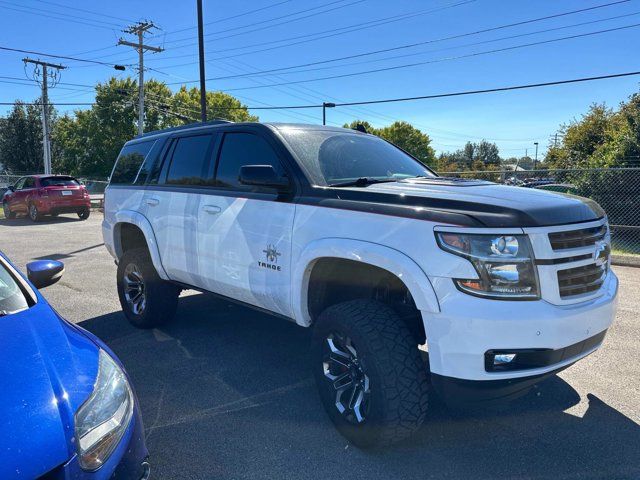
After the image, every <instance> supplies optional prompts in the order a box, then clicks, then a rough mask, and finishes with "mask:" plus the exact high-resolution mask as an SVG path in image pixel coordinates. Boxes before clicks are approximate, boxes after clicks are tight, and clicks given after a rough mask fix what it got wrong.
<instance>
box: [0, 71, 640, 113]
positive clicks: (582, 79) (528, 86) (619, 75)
mask: <svg viewBox="0 0 640 480" xmlns="http://www.w3.org/2000/svg"><path fill="white" fill-rule="evenodd" d="M638 75H640V70H639V71H632V72H622V73H612V74H608V75H598V76H593V77H580V78H572V79H567V80H555V81H552V82H541V83H529V84H524V85H510V86H506V87H496V88H487V89H481V90H464V91H459V92H448V93H438V94H433V95H422V96H416V97H400V98H390V99H383V100H363V101H357V102H336V104H335V105H336V107H349V106H355V105H373V104H381V103H393V102H409V101H415V100H430V99H435V98H446V97H458V96H466V95H479V94H484V93H496V92H506V91H513V90H524V89H531V88H540V87H550V86H555V85H567V84H573V83H582V82H592V81H597V80H608V79H613V78H623V77H631V76H638ZM14 103H15V102H0V105H13V104H14ZM20 103H22V104H23V105H41V104H40V103H37V102H20ZM49 105H95V103H49ZM216 108H220V109H226V110H239V109H245V108H246V109H249V110H289V109H303V108H322V104H313V105H288V106H271V107H251V106H242V107H216Z"/></svg>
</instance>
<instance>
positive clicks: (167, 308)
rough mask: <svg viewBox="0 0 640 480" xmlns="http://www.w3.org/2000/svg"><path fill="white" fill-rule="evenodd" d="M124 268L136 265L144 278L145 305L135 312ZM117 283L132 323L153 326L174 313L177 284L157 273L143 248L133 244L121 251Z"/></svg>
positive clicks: (119, 293) (120, 296)
mask: <svg viewBox="0 0 640 480" xmlns="http://www.w3.org/2000/svg"><path fill="white" fill-rule="evenodd" d="M127 268H129V272H131V270H132V269H133V268H135V269H136V270H137V272H138V273H139V275H140V277H141V278H142V280H143V289H144V295H145V305H144V309H143V310H142V311H140V312H135V311H134V308H133V306H132V305H131V303H130V301H129V300H128V299H127V291H126V290H127V289H126V285H127V280H126V279H125V272H127ZM117 284H118V298H119V299H120V305H121V306H122V311H123V312H124V314H125V316H126V317H127V320H129V322H130V323H131V324H132V325H133V326H134V327H137V328H154V327H157V326H160V325H164V324H165V323H167V322H168V321H170V320H171V319H173V317H174V316H175V313H176V308H177V306H178V296H179V295H180V288H178V287H177V286H175V285H173V284H171V283H169V282H167V281H165V280H163V279H162V278H160V277H159V276H158V273H157V272H156V269H155V267H154V266H153V263H152V261H151V256H150V255H149V252H148V250H147V249H146V248H133V249H131V250H127V251H126V252H124V254H123V255H122V258H120V261H119V262H118V273H117ZM129 296H131V295H130V294H129Z"/></svg>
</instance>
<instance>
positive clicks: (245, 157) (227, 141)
mask: <svg viewBox="0 0 640 480" xmlns="http://www.w3.org/2000/svg"><path fill="white" fill-rule="evenodd" d="M244 165H271V166H273V168H274V169H275V170H276V172H277V173H278V174H279V175H284V169H283V168H282V164H281V163H280V160H278V157H277V155H276V152H274V151H273V148H271V145H269V143H267V141H266V140H265V139H264V138H262V137H260V136H258V135H254V134H252V133H240V132H238V133H225V135H224V140H223V142H222V148H221V149H220V157H219V160H218V166H217V168H216V182H217V184H218V185H219V186H221V187H231V188H235V189H242V190H248V189H249V188H250V187H248V186H246V185H242V184H241V183H240V181H239V180H238V176H239V175H240V167H242V166H244Z"/></svg>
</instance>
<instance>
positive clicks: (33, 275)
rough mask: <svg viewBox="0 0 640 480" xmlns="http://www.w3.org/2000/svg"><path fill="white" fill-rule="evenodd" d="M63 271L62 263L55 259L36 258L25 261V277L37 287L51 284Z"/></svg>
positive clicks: (60, 276) (59, 277)
mask: <svg viewBox="0 0 640 480" xmlns="http://www.w3.org/2000/svg"><path fill="white" fill-rule="evenodd" d="M63 273H64V263H62V262H58V261H56V260H36V261H35V262H29V263H27V277H28V278H29V281H30V282H31V283H33V286H34V287H36V288H38V289H40V288H44V287H48V286H49V285H53V284H54V283H56V282H57V281H58V280H60V279H61V278H62V274H63Z"/></svg>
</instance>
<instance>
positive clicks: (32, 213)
mask: <svg viewBox="0 0 640 480" xmlns="http://www.w3.org/2000/svg"><path fill="white" fill-rule="evenodd" d="M27 215H28V216H29V219H30V220H31V221H32V222H39V221H40V220H42V214H41V213H40V212H39V211H38V207H37V206H36V204H35V203H30V204H29V208H28V210H27Z"/></svg>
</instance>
